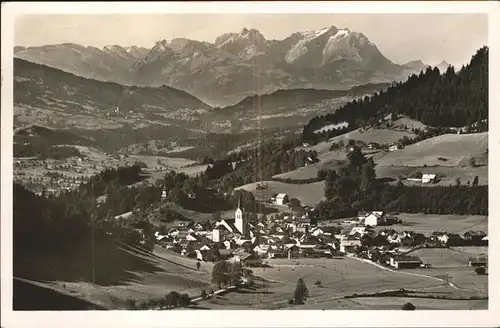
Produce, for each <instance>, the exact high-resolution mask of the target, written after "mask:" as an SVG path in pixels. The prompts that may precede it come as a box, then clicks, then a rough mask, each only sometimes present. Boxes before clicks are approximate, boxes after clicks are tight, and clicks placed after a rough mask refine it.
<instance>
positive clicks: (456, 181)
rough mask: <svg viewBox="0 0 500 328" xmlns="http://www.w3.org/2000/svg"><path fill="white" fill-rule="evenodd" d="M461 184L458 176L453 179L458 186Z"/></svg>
mask: <svg viewBox="0 0 500 328" xmlns="http://www.w3.org/2000/svg"><path fill="white" fill-rule="evenodd" d="M461 184H462V181H461V180H460V178H456V179H455V185H456V186H460V185H461Z"/></svg>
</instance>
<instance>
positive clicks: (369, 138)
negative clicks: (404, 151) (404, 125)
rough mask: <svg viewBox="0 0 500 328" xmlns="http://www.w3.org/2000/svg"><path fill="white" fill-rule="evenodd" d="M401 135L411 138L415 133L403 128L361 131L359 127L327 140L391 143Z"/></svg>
mask: <svg viewBox="0 0 500 328" xmlns="http://www.w3.org/2000/svg"><path fill="white" fill-rule="evenodd" d="M403 137H408V138H413V137H415V134H414V133H413V132H409V131H404V130H392V129H376V128H369V129H367V130H364V131H363V132H361V130H360V129H357V130H355V131H351V132H348V133H345V134H342V135H340V136H337V137H334V138H332V139H330V140H329V142H330V144H331V143H332V142H339V141H341V140H342V141H343V142H344V143H345V144H347V142H348V141H349V140H357V141H362V142H365V143H370V142H376V143H378V144H391V143H394V142H397V141H398V140H399V139H401V138H403Z"/></svg>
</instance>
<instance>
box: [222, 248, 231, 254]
mask: <svg viewBox="0 0 500 328" xmlns="http://www.w3.org/2000/svg"><path fill="white" fill-rule="evenodd" d="M219 254H220V255H231V254H232V252H231V250H230V249H219Z"/></svg>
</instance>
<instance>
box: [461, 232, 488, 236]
mask: <svg viewBox="0 0 500 328" xmlns="http://www.w3.org/2000/svg"><path fill="white" fill-rule="evenodd" d="M464 235H469V236H471V237H484V236H486V233H485V232H484V231H467V232H466V233H464Z"/></svg>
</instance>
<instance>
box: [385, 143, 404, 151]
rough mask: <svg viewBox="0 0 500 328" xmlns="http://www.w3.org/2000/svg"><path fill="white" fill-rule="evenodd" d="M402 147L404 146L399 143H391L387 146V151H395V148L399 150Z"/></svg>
mask: <svg viewBox="0 0 500 328" xmlns="http://www.w3.org/2000/svg"><path fill="white" fill-rule="evenodd" d="M403 148H404V146H403V145H401V144H393V145H390V146H389V151H396V150H400V149H403Z"/></svg>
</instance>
